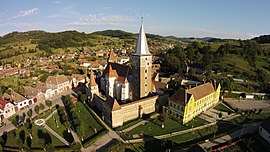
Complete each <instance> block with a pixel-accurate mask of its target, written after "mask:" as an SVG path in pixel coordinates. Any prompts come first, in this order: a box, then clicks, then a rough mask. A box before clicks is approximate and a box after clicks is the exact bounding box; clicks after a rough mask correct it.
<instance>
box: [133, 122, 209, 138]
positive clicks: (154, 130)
mask: <svg viewBox="0 0 270 152" xmlns="http://www.w3.org/2000/svg"><path fill="white" fill-rule="evenodd" d="M204 124H206V121H205V120H203V119H201V118H199V117H197V118H195V119H194V120H193V121H192V122H189V123H187V124H185V125H182V124H180V123H178V122H176V121H175V120H172V119H167V120H165V124H164V125H165V127H164V128H161V121H160V120H159V119H158V118H155V119H152V120H150V121H149V122H148V123H146V124H144V125H140V126H138V127H136V128H134V129H133V130H131V131H129V132H128V134H129V135H130V136H131V137H132V136H133V135H136V134H143V135H147V136H157V135H163V134H168V133H172V132H176V131H180V130H185V129H190V128H192V127H198V126H201V125H204Z"/></svg>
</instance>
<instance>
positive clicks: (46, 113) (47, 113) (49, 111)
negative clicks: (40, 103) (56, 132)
mask: <svg viewBox="0 0 270 152" xmlns="http://www.w3.org/2000/svg"><path fill="white" fill-rule="evenodd" d="M44 106H46V105H45V104H44ZM55 109H56V107H52V108H51V110H49V109H48V110H46V111H44V112H40V113H39V115H37V116H36V117H35V118H34V119H33V120H37V119H46V118H47V117H48V116H49V115H50V114H51V113H52V112H53V111H54V110H55ZM39 111H40V110H39ZM33 112H35V111H34V109H33Z"/></svg>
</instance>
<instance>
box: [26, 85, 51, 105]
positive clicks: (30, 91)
mask: <svg viewBox="0 0 270 152" xmlns="http://www.w3.org/2000/svg"><path fill="white" fill-rule="evenodd" d="M23 88H24V96H25V97H26V98H28V99H32V100H33V101H34V103H36V102H40V101H41V102H44V101H45V99H46V95H45V93H43V92H42V91H41V90H39V89H37V88H33V87H30V86H24V87H23Z"/></svg>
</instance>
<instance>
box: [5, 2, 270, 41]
mask: <svg viewBox="0 0 270 152" xmlns="http://www.w3.org/2000/svg"><path fill="white" fill-rule="evenodd" d="M0 4H1V5H0V36H3V35H5V34H8V33H10V32H12V31H20V32H23V31H29V30H44V31H48V32H60V31H66V30H77V31H80V32H85V33H91V32H94V31H101V30H107V29H119V30H124V31H127V32H132V33H138V31H139V28H140V24H141V17H143V18H144V21H143V23H144V28H145V31H146V33H152V34H158V35H162V36H177V37H219V38H234V39H249V38H252V37H255V36H259V35H265V34H270V31H269V30H270V16H269V15H270V1H269V0H3V1H1V2H0Z"/></svg>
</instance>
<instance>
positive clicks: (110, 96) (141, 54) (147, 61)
mask: <svg viewBox="0 0 270 152" xmlns="http://www.w3.org/2000/svg"><path fill="white" fill-rule="evenodd" d="M153 75H156V74H153V72H152V54H151V53H150V52H149V48H148V45H147V40H146V36H145V32H144V27H143V22H142V24H141V28H140V32H139V37H138V41H137V45H136V49H135V51H134V52H133V54H132V67H129V66H127V65H123V64H118V63H116V54H114V53H113V52H112V51H111V52H110V57H109V59H108V64H107V66H106V68H105V70H104V72H103V73H102V75H101V78H100V88H99V89H100V90H101V91H102V92H104V93H105V95H106V98H104V97H102V96H99V91H98V88H97V84H96V82H94V81H95V79H94V75H93V72H92V71H91V73H90V77H91V82H90V83H89V90H90V93H91V94H92V95H93V100H92V103H91V105H92V107H93V108H94V109H97V110H98V112H99V114H100V115H101V116H102V118H103V119H104V120H105V121H106V122H107V123H108V124H109V125H111V126H112V127H113V128H114V127H119V126H122V125H123V123H124V122H127V121H129V120H132V119H135V118H138V117H142V116H143V115H144V114H149V113H152V112H154V111H155V104H156V100H157V98H158V95H154V94H153V93H152V92H153V90H154V88H155V87H154V80H153V79H154V77H155V76H153Z"/></svg>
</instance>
